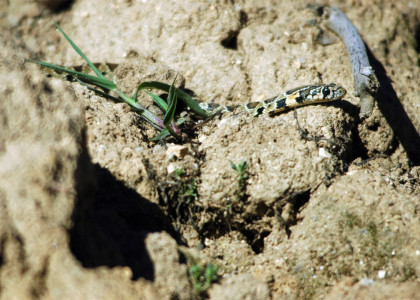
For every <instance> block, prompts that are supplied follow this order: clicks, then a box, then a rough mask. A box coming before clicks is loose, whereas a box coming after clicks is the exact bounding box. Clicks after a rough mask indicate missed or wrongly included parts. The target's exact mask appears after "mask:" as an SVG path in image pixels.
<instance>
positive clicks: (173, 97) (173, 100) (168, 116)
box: [163, 75, 178, 127]
mask: <svg viewBox="0 0 420 300" xmlns="http://www.w3.org/2000/svg"><path fill="white" fill-rule="evenodd" d="M177 76H178V75H177ZM177 76H175V79H174V81H173V82H172V84H171V87H170V88H169V94H168V102H169V107H168V110H167V111H166V113H165V117H164V118H163V124H165V127H168V126H169V124H170V123H171V122H172V120H173V119H174V116H175V110H176V105H177V103H178V96H177V94H176V92H175V86H174V84H175V80H176V77H177Z"/></svg>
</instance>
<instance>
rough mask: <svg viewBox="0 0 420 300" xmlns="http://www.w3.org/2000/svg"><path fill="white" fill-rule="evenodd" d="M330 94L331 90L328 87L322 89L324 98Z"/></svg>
mask: <svg viewBox="0 0 420 300" xmlns="http://www.w3.org/2000/svg"><path fill="white" fill-rule="evenodd" d="M330 93H331V91H330V89H329V88H328V87H327V86H324V88H323V89H322V94H323V95H324V97H327V96H328V95H329V94H330Z"/></svg>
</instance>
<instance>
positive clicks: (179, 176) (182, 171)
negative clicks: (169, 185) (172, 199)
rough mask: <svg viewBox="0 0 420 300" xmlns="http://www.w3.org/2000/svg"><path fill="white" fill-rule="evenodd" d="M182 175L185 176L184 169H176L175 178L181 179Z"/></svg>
mask: <svg viewBox="0 0 420 300" xmlns="http://www.w3.org/2000/svg"><path fill="white" fill-rule="evenodd" d="M182 174H184V169H183V168H178V167H176V168H175V176H176V178H178V179H180V178H181V176H182Z"/></svg>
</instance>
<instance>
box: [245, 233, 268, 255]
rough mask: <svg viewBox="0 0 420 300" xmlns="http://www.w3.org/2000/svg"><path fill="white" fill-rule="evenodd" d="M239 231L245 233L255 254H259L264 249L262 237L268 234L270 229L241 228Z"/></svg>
mask: <svg viewBox="0 0 420 300" xmlns="http://www.w3.org/2000/svg"><path fill="white" fill-rule="evenodd" d="M241 232H242V233H243V234H244V235H245V237H246V239H247V242H248V244H249V245H250V246H251V249H252V250H253V251H254V252H255V254H260V253H262V252H263V251H264V239H265V238H266V237H267V236H268V235H269V234H270V231H262V232H260V231H256V230H242V231H241Z"/></svg>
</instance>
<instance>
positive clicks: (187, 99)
mask: <svg viewBox="0 0 420 300" xmlns="http://www.w3.org/2000/svg"><path fill="white" fill-rule="evenodd" d="M170 88H171V86H170V85H169V84H166V83H162V82H157V81H145V82H143V83H141V84H140V85H139V86H138V87H137V91H136V94H135V95H137V92H138V91H140V90H144V89H157V90H161V91H164V92H167V93H169V89H170ZM175 91H176V93H177V95H178V96H179V97H180V99H181V100H182V101H183V102H184V103H185V104H186V105H187V106H188V107H189V108H190V109H191V110H192V111H194V112H195V113H196V114H198V115H199V116H201V117H204V118H207V117H208V114H207V113H206V112H205V111H204V110H203V109H202V108H201V107H200V105H198V103H197V102H196V101H195V100H194V99H193V98H192V97H191V96H190V95H188V94H187V93H186V92H184V91H183V90H180V89H178V88H175ZM134 99H136V98H134Z"/></svg>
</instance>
